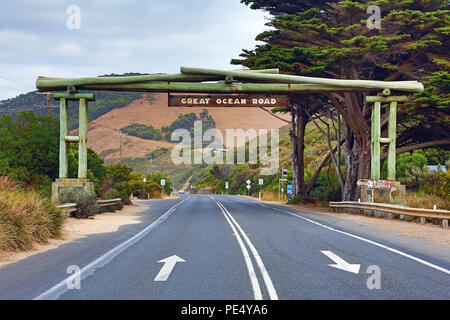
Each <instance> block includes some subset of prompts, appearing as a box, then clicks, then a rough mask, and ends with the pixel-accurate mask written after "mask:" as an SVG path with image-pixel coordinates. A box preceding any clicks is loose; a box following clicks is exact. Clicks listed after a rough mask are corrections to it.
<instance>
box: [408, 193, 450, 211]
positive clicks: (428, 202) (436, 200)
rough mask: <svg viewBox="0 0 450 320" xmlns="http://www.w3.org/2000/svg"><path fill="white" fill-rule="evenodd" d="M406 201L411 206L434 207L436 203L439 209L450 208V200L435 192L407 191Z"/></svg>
mask: <svg viewBox="0 0 450 320" xmlns="http://www.w3.org/2000/svg"><path fill="white" fill-rule="evenodd" d="M405 201H406V206H408V207H411V208H425V209H432V208H433V206H434V205H436V207H437V208H438V209H444V210H450V202H448V201H446V200H444V199H442V198H441V197H438V196H436V195H434V194H425V193H412V192H406V195H405Z"/></svg>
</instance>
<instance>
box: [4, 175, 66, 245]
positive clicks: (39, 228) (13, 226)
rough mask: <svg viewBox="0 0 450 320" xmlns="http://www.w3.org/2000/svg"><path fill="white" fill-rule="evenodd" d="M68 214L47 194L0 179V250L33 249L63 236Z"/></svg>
mask: <svg viewBox="0 0 450 320" xmlns="http://www.w3.org/2000/svg"><path fill="white" fill-rule="evenodd" d="M64 219H65V216H64V214H63V213H62V211H61V210H60V209H58V208H57V207H56V205H55V204H54V203H53V202H52V201H51V200H50V199H48V198H44V197H43V196H42V195H40V194H39V193H38V192H36V191H33V190H31V189H29V190H28V189H21V188H20V187H19V185H18V184H17V183H15V182H13V181H7V182H3V183H0V252H1V251H17V250H28V249H31V248H32V247H33V245H34V243H46V242H47V241H48V239H49V238H57V237H60V236H61V233H62V226H63V222H64Z"/></svg>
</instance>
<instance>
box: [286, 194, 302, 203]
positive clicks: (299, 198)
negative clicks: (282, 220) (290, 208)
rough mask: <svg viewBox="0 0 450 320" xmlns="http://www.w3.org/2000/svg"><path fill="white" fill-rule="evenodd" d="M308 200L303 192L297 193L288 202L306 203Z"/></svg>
mask: <svg viewBox="0 0 450 320" xmlns="http://www.w3.org/2000/svg"><path fill="white" fill-rule="evenodd" d="M305 203H306V201H305V199H304V198H303V197H302V195H301V194H298V195H296V196H295V197H294V198H292V199H291V200H290V201H289V202H288V204H305Z"/></svg>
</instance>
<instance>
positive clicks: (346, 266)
mask: <svg viewBox="0 0 450 320" xmlns="http://www.w3.org/2000/svg"><path fill="white" fill-rule="evenodd" d="M321 252H322V253H323V254H324V255H326V256H327V257H328V258H330V259H331V260H333V261H334V262H336V264H329V266H330V267H333V268H337V269H341V270H344V271H348V272H352V273H356V274H358V273H359V268H360V267H361V265H360V264H350V263H348V262H347V261H345V260H344V259H342V258H340V257H338V256H337V255H335V254H334V253H333V252H331V251H321Z"/></svg>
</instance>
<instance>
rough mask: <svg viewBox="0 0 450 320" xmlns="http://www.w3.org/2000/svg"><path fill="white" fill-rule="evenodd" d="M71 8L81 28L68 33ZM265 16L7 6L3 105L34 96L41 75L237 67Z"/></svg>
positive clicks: (214, 5) (215, 2)
mask: <svg viewBox="0 0 450 320" xmlns="http://www.w3.org/2000/svg"><path fill="white" fill-rule="evenodd" d="M71 5H76V6H78V7H79V8H80V11H81V26H80V29H69V28H68V27H67V21H68V19H69V21H71V22H73V21H75V20H73V19H71V18H73V15H71V14H70V13H67V9H68V7H69V6H71ZM267 17H268V13H263V12H260V11H255V10H251V9H249V8H248V7H246V6H245V5H243V4H241V3H240V1H239V0H145V1H143V0H78V1H76V0H69V1H64V0H45V1H38V0H1V2H0V100H3V99H8V98H11V97H15V96H17V95H19V94H20V93H26V92H29V91H32V90H34V89H35V81H36V78H37V76H39V75H41V76H48V77H84V76H97V75H101V74H109V73H125V72H141V73H159V72H162V73H176V72H179V67H180V66H192V67H205V68H216V69H229V68H235V69H236V68H238V66H230V60H231V59H232V58H237V57H238V55H239V53H240V52H241V49H243V48H246V49H252V48H254V46H255V44H256V42H255V40H254V39H255V36H256V35H257V34H259V33H260V32H262V31H263V30H265V29H266V27H265V26H264V24H265V23H266V22H267ZM71 25H73V24H71ZM7 79H9V80H7ZM10 80H13V81H14V82H13V81H10Z"/></svg>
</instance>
